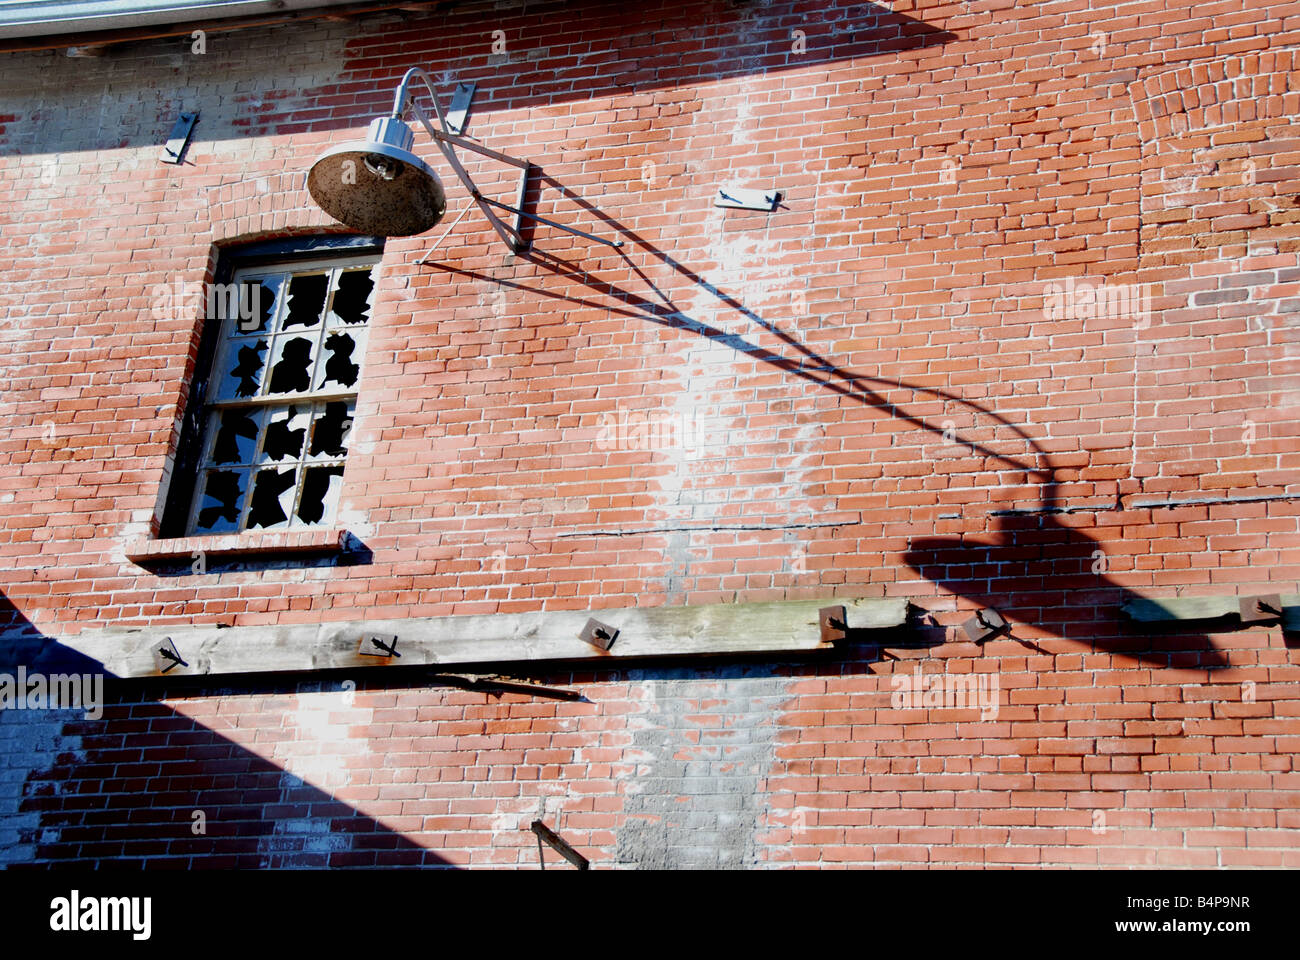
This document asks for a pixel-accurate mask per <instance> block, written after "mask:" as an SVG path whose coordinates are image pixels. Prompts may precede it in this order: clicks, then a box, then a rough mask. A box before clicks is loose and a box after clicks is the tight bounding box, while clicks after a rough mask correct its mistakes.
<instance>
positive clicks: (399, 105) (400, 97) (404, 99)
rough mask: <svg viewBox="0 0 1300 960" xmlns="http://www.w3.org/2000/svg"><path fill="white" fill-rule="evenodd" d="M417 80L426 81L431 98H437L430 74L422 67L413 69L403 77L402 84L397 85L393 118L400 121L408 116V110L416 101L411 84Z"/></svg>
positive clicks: (394, 95)
mask: <svg viewBox="0 0 1300 960" xmlns="http://www.w3.org/2000/svg"><path fill="white" fill-rule="evenodd" d="M417 78H418V79H420V80H423V81H424V85H425V86H426V87H427V88H428V89H429V95H430V96H432V97H436V96H437V95H436V94H435V93H434V91H433V81H432V79H431V78H430V76H429V74H428V73H426V72H425V71H424V69H423V68H421V67H411V68H410V69H409V70H407V71H406V73H404V74H403V75H402V82H401V83H399V84H398V85H397V92H396V93H395V94H393V116H394V117H395V118H396V119H398V120H400V119H402V117H403V116H404V115H405V114H406V108H407V107H409V106H410V105H411V100H412V99H414V94H413V93H412V91H411V83H412V82H413V81H414V80H416V79H417Z"/></svg>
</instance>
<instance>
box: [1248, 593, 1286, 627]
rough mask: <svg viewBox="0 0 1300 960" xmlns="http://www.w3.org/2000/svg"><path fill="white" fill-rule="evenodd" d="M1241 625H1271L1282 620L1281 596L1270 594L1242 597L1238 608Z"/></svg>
mask: <svg viewBox="0 0 1300 960" xmlns="http://www.w3.org/2000/svg"><path fill="white" fill-rule="evenodd" d="M1238 616H1240V617H1241V622H1242V623H1272V622H1273V621H1275V620H1280V619H1282V596H1281V594H1277V593H1270V594H1266V595H1264V596H1260V597H1242V598H1241V601H1240V603H1239V606H1238Z"/></svg>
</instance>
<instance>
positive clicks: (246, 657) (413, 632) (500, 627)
mask: <svg viewBox="0 0 1300 960" xmlns="http://www.w3.org/2000/svg"><path fill="white" fill-rule="evenodd" d="M832 602H833V603H835V604H836V605H840V606H843V607H844V608H845V609H846V611H847V614H848V637H847V640H848V641H849V642H853V641H864V640H870V639H872V638H873V634H872V633H871V632H872V631H890V630H896V629H898V628H901V627H903V626H904V625H905V624H906V622H907V601H906V600H903V599H889V600H878V599H877V600H846V599H842V598H836V599H834V600H833V601H830V600H790V601H778V602H771V603H735V604H713V605H707V606H704V605H701V606H686V607H630V608H623V609H617V608H615V609H609V608H605V609H600V610H594V611H586V610H573V611H568V610H547V611H535V612H531V613H501V614H478V615H473V616H454V617H420V618H409V619H402V620H357V621H338V622H334V623H314V624H283V625H271V626H250V627H225V628H223V627H218V626H206V625H205V626H177V627H149V628H142V629H108V630H99V631H92V632H86V633H80V634H76V635H74V636H69V637H67V638H63V639H60V640H59V642H58V643H49V642H47V643H45V645H44V646H43V647H42V651H41V654H39V655H38V656H37V657H36V661H37V662H36V663H34V664H32V665H31V667H30V668H31V669H45V670H47V671H53V670H55V669H56V668H58V667H59V666H60V664H64V665H66V664H67V663H68V662H69V661H70V660H71V661H77V659H78V658H85V659H86V660H88V661H91V662H94V663H99V664H102V665H103V668H104V670H105V671H106V672H107V673H109V674H110V675H113V676H117V677H158V676H164V675H165V676H168V677H184V676H217V675H230V674H251V673H283V672H298V671H314V670H358V669H370V670H375V669H383V668H385V667H409V666H435V665H436V666H448V665H454V664H500V663H519V662H547V661H579V662H596V661H601V662H608V661H617V660H633V659H644V658H660V657H697V656H718V655H725V654H754V653H766V654H772V655H779V654H796V653H812V652H818V651H829V650H832V649H834V647H835V644H834V643H829V642H825V641H823V640H822V638H821V630H820V627H819V617H818V611H819V609H820V608H821V607H824V606H827V605H828V604H829V603H832ZM592 614H595V615H596V616H598V617H599V619H600V620H601V621H603V622H605V623H608V624H610V626H612V627H614V628H616V629H617V630H618V631H619V633H618V639H617V640H616V641H615V642H614V644H613V646H612V647H610V649H609V650H602V649H600V648H599V647H595V646H592V645H591V644H589V643H587V642H585V641H583V640H582V639H580V637H579V634H580V633H581V631H582V628H583V626H584V625H585V624H586V622H587V619H588V617H590V616H591V615H592ZM374 637H378V638H380V640H381V641H382V643H383V644H385V645H389V644H391V645H392V650H393V651H394V652H393V654H391V655H382V654H383V650H384V648H383V647H379V646H378V645H375V644H372V643H370V640H371V638H374ZM393 637H396V638H397V639H396V642H395V643H394V642H393V640H392V638H393ZM166 638H170V639H171V643H172V644H173V645H174V648H175V650H176V652H177V653H178V654H179V656H180V659H181V660H182V661H183V663H174V662H172V661H170V660H167V661H165V663H164V662H163V661H160V659H159V658H158V657H157V656H156V655H155V652H154V651H155V648H157V647H158V645H159V644H160V643H162V642H163V640H164V639H166ZM874 638H875V639H876V640H877V641H879V640H882V639H883V637H882V636H881V635H880V634H879V633H876V634H874ZM363 650H364V651H365V652H364V653H363V652H362V651H363ZM377 652H378V653H379V654H381V655H376V653H377ZM81 662H85V661H84V660H83V661H81ZM81 669H82V670H83V671H84V669H86V668H85V667H84V666H83V667H82V668H81Z"/></svg>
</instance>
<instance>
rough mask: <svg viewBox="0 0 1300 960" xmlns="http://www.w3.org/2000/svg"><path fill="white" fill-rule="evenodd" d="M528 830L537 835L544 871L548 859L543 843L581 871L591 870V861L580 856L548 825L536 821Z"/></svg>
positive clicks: (538, 853) (539, 854) (539, 857)
mask: <svg viewBox="0 0 1300 960" xmlns="http://www.w3.org/2000/svg"><path fill="white" fill-rule="evenodd" d="M528 829H530V830H532V831H533V833H535V834H537V857H538V859H539V860H540V861H541V865H542V869H543V870H545V869H546V858H545V856H543V854H542V844H543V843H545V844H546V845H547V846H548V847H550V848H551V849H552V850H554V851H555V852H556V853H558V854H559V855H560V856H562V857H563V858H564V859H565V860H568V861H569V862H570V863H571V864H573V865H574V866H575V867H577V868H578V869H579V870H587V869H590V867H591V861H589V860H588V859H587V858H586V857H584V856H583V855H582V854H580V853H579V852H578V851H577V850H574V849H573V847H572V846H570V845H569V842H568V841H567V840H565V839H564V838H563V837H562V836H560V835H559V834H558V833H556V832H555V831H554V830H552V829H551V828H550V827H548V826H547V825H546V824H544V823H542V821H540V820H534V821H533V822H532V825H531V826H530V827H529V828H528Z"/></svg>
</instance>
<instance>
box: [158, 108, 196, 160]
mask: <svg viewBox="0 0 1300 960" xmlns="http://www.w3.org/2000/svg"><path fill="white" fill-rule="evenodd" d="M198 119H199V114H198V111H197V110H196V111H194V112H193V113H182V114H181V115H180V116H179V117H178V118H177V120H176V123H175V124H173V125H172V133H171V136H170V137H168V138H167V142H166V143H165V144H164V145H163V152H162V156H160V157H159V158H158V159H159V160H161V161H162V162H163V163H180V162H181V161H182V160H184V159H185V148H186V147H188V146H189V145H190V134H192V133H193V132H194V124H195V123H197V122H198Z"/></svg>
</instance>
